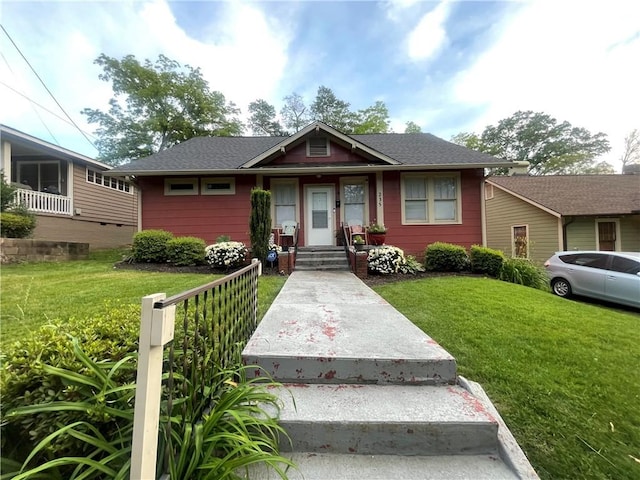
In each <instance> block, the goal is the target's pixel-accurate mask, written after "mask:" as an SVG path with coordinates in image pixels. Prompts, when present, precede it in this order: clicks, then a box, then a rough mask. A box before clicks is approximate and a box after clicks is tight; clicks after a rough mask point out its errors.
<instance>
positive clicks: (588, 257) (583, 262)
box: [560, 253, 607, 268]
mask: <svg viewBox="0 0 640 480" xmlns="http://www.w3.org/2000/svg"><path fill="white" fill-rule="evenodd" d="M560 260H562V261H563V262H564V263H571V264H573V265H579V266H581V267H591V268H607V255H605V254H603V253H572V254H570V255H560Z"/></svg>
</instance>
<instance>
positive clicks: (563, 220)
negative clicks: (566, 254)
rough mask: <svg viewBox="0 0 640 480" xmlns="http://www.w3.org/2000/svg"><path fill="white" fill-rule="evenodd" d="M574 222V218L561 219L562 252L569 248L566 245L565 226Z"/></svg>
mask: <svg viewBox="0 0 640 480" xmlns="http://www.w3.org/2000/svg"><path fill="white" fill-rule="evenodd" d="M565 219H566V221H565ZM575 221H576V219H575V217H562V250H564V251H566V250H567V249H568V248H569V247H568V243H567V225H571V224H572V223H573V222H575Z"/></svg>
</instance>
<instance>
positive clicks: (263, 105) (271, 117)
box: [248, 98, 286, 137]
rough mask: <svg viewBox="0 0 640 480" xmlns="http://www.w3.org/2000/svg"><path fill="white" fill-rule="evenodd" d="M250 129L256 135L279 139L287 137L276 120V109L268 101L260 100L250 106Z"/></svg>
mask: <svg viewBox="0 0 640 480" xmlns="http://www.w3.org/2000/svg"><path fill="white" fill-rule="evenodd" d="M249 113H250V116H249V122H248V123H249V128H251V131H252V132H253V134H254V135H259V136H270V137H277V136H281V135H286V132H284V130H283V129H282V125H280V122H278V121H277V120H276V109H275V107H274V106H273V105H270V104H269V103H267V101H266V100H263V99H261V98H260V99H258V100H256V101H254V102H251V103H250V104H249Z"/></svg>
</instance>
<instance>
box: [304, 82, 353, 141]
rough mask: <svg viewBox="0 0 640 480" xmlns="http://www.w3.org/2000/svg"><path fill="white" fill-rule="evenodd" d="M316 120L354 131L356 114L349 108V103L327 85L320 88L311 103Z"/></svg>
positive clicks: (348, 131) (342, 129) (347, 130)
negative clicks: (337, 95) (339, 97)
mask: <svg viewBox="0 0 640 480" xmlns="http://www.w3.org/2000/svg"><path fill="white" fill-rule="evenodd" d="M311 115H312V116H313V119H314V120H317V121H320V122H323V123H326V124H327V125H330V126H332V127H333V128H335V129H337V130H340V131H341V132H343V133H347V134H348V133H352V131H353V127H352V125H353V124H354V120H355V115H354V114H353V113H351V111H350V110H349V104H348V103H347V102H344V101H342V100H339V99H338V98H337V97H336V95H335V94H334V93H333V91H332V90H331V89H330V88H328V87H325V86H321V87H319V88H318V93H317V95H316V99H315V100H314V101H313V103H312V104H311Z"/></svg>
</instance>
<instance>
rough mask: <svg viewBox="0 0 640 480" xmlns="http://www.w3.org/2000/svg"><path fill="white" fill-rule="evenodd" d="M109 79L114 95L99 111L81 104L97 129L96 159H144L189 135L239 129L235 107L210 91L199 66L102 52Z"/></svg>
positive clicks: (229, 132)
mask: <svg viewBox="0 0 640 480" xmlns="http://www.w3.org/2000/svg"><path fill="white" fill-rule="evenodd" d="M94 63H96V64H98V65H100V66H101V67H102V68H103V70H104V73H102V74H100V76H99V78H100V79H101V80H104V81H107V82H108V81H110V82H112V88H113V92H114V95H115V98H112V99H111V100H110V101H109V104H110V109H109V111H108V112H106V113H105V112H102V111H100V110H96V109H90V108H85V109H84V110H83V111H82V113H83V114H84V115H87V117H88V120H89V122H90V123H97V124H98V125H99V126H100V127H99V128H98V129H97V131H96V134H97V136H98V138H99V140H98V141H97V142H96V146H97V147H98V151H99V152H100V153H99V159H100V160H102V161H104V162H105V163H110V164H112V165H117V164H120V163H123V162H125V161H128V160H135V159H137V158H140V157H145V156H148V155H151V154H153V153H156V152H159V151H161V150H164V149H167V148H169V147H171V146H173V145H176V144H178V143H180V142H183V141H185V140H187V139H189V138H192V137H196V136H204V135H214V136H227V135H239V134H241V133H242V130H243V125H242V122H240V120H239V119H238V118H237V115H239V113H240V111H239V110H238V109H237V108H236V106H235V105H234V104H233V103H231V102H229V103H228V102H227V101H226V100H225V97H224V95H223V94H222V93H220V92H217V91H211V90H209V85H208V83H207V81H206V80H205V79H204V78H203V77H202V73H201V72H200V69H199V68H195V69H194V68H193V67H190V66H189V65H186V66H184V67H182V66H181V65H180V64H179V63H178V62H176V61H174V60H171V59H169V58H167V57H165V56H164V55H160V56H159V57H158V59H157V60H156V61H155V63H151V61H149V60H145V62H144V64H141V63H140V62H139V61H138V60H137V59H136V58H135V57H134V56H133V55H127V56H126V57H124V58H123V59H122V60H117V59H115V58H112V57H108V56H107V55H105V54H101V55H100V56H99V57H98V58H97V59H96V60H95V62H94Z"/></svg>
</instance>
